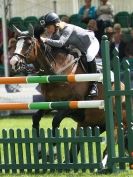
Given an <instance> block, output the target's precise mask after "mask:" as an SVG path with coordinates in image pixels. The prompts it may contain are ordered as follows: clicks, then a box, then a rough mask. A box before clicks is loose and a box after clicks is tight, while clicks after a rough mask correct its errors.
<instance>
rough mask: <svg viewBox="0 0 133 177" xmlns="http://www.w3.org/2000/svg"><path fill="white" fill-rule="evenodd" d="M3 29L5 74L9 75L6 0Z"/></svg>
mask: <svg viewBox="0 0 133 177" xmlns="http://www.w3.org/2000/svg"><path fill="white" fill-rule="evenodd" d="M2 30H3V51H4V71H5V76H6V77H7V76H9V69H8V55H7V27H6V14H5V0H2Z"/></svg>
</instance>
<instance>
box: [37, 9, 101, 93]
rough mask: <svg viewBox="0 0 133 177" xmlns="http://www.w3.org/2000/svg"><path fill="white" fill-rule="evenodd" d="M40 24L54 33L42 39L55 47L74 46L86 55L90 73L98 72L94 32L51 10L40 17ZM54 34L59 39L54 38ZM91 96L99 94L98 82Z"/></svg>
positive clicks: (93, 87)
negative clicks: (70, 22) (69, 22)
mask: <svg viewBox="0 0 133 177" xmlns="http://www.w3.org/2000/svg"><path fill="white" fill-rule="evenodd" d="M40 24H41V26H43V27H44V28H46V30H47V32H48V33H50V34H52V35H51V38H43V37H41V40H42V41H43V42H45V43H47V44H49V45H51V46H54V47H63V46H73V47H75V48H77V49H79V50H80V51H81V53H83V54H85V55H86V58H87V71H88V73H96V72H97V70H96V62H95V57H96V55H97V53H98V51H99V42H98V40H97V39H96V37H95V36H94V33H93V32H92V31H89V30H85V29H83V28H80V27H78V26H75V25H72V24H67V23H65V22H63V21H61V20H60V18H59V16H58V15H57V14H56V13H53V12H50V13H48V14H46V15H45V16H43V17H42V18H41V19H40ZM54 34H57V35H58V36H59V38H58V39H56V40H55V39H54V38H52V36H54ZM89 89H90V93H89V96H96V95H98V89H97V83H96V82H92V84H91V86H90V88H89Z"/></svg>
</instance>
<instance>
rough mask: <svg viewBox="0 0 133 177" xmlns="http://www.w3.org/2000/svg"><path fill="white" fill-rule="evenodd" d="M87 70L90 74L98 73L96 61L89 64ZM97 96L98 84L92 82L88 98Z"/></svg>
mask: <svg viewBox="0 0 133 177" xmlns="http://www.w3.org/2000/svg"><path fill="white" fill-rule="evenodd" d="M87 69H88V73H97V69H96V62H95V59H94V60H92V61H91V62H87ZM97 95H98V88H97V82H95V81H92V82H91V85H90V83H89V95H88V96H97Z"/></svg>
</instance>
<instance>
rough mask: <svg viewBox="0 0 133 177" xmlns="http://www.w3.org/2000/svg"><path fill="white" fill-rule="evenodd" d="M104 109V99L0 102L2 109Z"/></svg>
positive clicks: (0, 108)
mask: <svg viewBox="0 0 133 177" xmlns="http://www.w3.org/2000/svg"><path fill="white" fill-rule="evenodd" d="M83 108H98V109H104V100H92V101H60V102H36V103H0V110H32V109H44V110H50V109H51V110H52V109H83Z"/></svg>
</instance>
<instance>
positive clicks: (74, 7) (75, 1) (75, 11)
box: [72, 0, 79, 14]
mask: <svg viewBox="0 0 133 177" xmlns="http://www.w3.org/2000/svg"><path fill="white" fill-rule="evenodd" d="M72 3H73V14H77V13H78V11H79V2H78V1H77V0H73V1H72Z"/></svg>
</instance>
